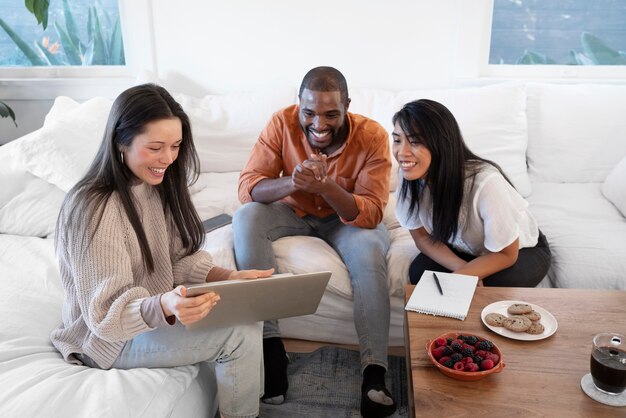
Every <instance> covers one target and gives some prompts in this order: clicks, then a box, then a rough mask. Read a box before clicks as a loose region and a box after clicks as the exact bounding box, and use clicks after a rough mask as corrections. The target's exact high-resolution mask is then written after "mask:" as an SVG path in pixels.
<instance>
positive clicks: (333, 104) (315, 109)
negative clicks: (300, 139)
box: [298, 89, 349, 155]
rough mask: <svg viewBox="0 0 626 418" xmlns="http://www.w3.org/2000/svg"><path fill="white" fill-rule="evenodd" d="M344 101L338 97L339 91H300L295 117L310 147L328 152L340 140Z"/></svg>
mask: <svg viewBox="0 0 626 418" xmlns="http://www.w3.org/2000/svg"><path fill="white" fill-rule="evenodd" d="M348 104H349V102H348V103H345V102H344V101H342V99H341V93H340V92H339V91H315V90H309V89H304V90H303V91H302V94H301V95H300V110H299V114H298V117H299V120H300V127H301V128H302V130H303V131H304V133H305V135H306V138H307V140H308V141H309V144H311V146H312V147H313V148H315V149H319V150H321V151H323V152H324V153H326V154H327V155H328V154H330V153H332V152H333V151H335V150H336V149H337V148H339V147H340V146H341V145H342V144H343V142H344V141H345V139H346V133H347V132H346V129H347V126H346V113H347V112H348ZM327 148H328V149H327Z"/></svg>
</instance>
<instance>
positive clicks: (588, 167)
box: [526, 83, 626, 183]
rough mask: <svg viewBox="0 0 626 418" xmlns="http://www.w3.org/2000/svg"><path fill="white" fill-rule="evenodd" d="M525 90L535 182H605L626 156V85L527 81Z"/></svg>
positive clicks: (530, 159) (529, 159) (532, 170)
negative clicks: (625, 155)
mask: <svg viewBox="0 0 626 418" xmlns="http://www.w3.org/2000/svg"><path fill="white" fill-rule="evenodd" d="M526 92H527V95H528V111H527V113H528V166H529V169H528V172H529V173H530V177H531V178H532V179H533V181H540V182H550V183H588V182H597V183H601V182H602V181H604V179H605V178H606V176H607V175H608V173H609V172H610V171H611V169H612V168H613V167H615V164H616V163H617V162H618V161H619V159H620V157H621V156H623V155H624V154H626V140H624V132H626V118H624V109H626V86H620V85H615V84H611V85H602V84H575V85H567V84H565V85H559V84H550V83H528V85H527V87H526Z"/></svg>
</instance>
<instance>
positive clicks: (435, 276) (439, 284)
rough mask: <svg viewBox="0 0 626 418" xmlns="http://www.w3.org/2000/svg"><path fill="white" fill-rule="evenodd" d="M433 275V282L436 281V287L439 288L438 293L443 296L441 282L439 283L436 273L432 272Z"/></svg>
mask: <svg viewBox="0 0 626 418" xmlns="http://www.w3.org/2000/svg"><path fill="white" fill-rule="evenodd" d="M433 277H434V278H435V283H437V288H438V289H439V293H441V295H442V296H443V289H442V288H441V283H439V277H437V274H435V273H433Z"/></svg>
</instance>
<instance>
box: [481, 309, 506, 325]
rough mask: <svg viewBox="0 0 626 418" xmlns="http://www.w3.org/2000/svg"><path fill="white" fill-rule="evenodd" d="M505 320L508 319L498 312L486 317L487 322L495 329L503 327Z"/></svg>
mask: <svg viewBox="0 0 626 418" xmlns="http://www.w3.org/2000/svg"><path fill="white" fill-rule="evenodd" d="M505 319H506V316H504V315H502V314H499V313H497V312H491V313H488V314H487V315H485V322H486V323H488V324H489V325H492V326H494V327H501V326H503V325H504V320H505Z"/></svg>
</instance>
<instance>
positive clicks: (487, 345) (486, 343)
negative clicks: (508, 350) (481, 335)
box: [476, 340, 493, 351]
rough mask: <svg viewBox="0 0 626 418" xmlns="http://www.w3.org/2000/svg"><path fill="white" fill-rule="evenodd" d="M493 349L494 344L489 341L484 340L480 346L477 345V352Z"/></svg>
mask: <svg viewBox="0 0 626 418" xmlns="http://www.w3.org/2000/svg"><path fill="white" fill-rule="evenodd" d="M492 348H493V343H492V342H491V341H488V340H482V341H480V342H479V343H478V344H476V349H477V350H485V351H491V349H492Z"/></svg>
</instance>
